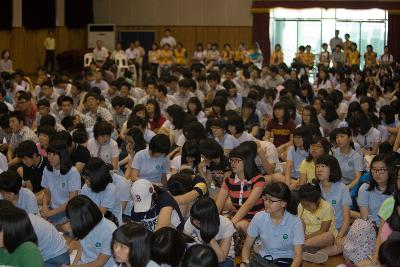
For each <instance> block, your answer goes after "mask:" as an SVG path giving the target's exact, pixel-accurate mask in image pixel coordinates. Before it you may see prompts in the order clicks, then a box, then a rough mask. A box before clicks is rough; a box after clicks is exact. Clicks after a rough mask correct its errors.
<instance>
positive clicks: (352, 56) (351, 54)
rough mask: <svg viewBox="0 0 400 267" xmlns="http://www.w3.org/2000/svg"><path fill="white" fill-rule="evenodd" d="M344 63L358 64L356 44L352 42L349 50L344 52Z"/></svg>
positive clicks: (358, 57)
mask: <svg viewBox="0 0 400 267" xmlns="http://www.w3.org/2000/svg"><path fill="white" fill-rule="evenodd" d="M346 64H347V65H349V66H358V65H360V52H358V50H357V44H356V43H352V44H351V47H350V50H349V51H347V54H346Z"/></svg>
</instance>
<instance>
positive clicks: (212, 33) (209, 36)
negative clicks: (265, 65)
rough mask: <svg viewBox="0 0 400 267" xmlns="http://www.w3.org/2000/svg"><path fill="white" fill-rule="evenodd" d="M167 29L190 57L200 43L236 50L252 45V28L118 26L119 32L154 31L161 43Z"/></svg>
mask: <svg viewBox="0 0 400 267" xmlns="http://www.w3.org/2000/svg"><path fill="white" fill-rule="evenodd" d="M167 27H168V28H170V29H171V31H172V35H173V36H174V37H175V38H176V40H177V41H178V42H182V43H183V45H184V47H185V48H186V49H187V50H188V53H189V55H190V57H191V56H192V54H193V51H194V49H195V48H196V44H197V43H198V42H201V43H203V45H204V46H205V45H206V44H207V43H208V42H211V43H212V42H216V43H218V44H219V45H220V47H222V46H223V44H225V43H230V44H231V45H232V46H233V47H234V48H236V47H237V46H238V45H239V43H241V42H243V43H245V44H246V45H247V46H248V47H249V46H250V45H251V43H252V27H247V26H232V27H229V26H171V27H169V26H168V25H167V26H118V27H117V30H120V31H123V30H137V31H141V30H147V31H154V32H155V33H156V41H157V42H159V41H160V39H161V38H162V37H163V35H164V30H165V29H166V28H167Z"/></svg>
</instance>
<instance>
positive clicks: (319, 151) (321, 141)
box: [299, 137, 331, 185]
mask: <svg viewBox="0 0 400 267" xmlns="http://www.w3.org/2000/svg"><path fill="white" fill-rule="evenodd" d="M330 147H331V145H330V143H329V142H328V140H326V138H323V137H314V138H313V140H312V141H311V145H310V154H309V155H308V157H307V158H306V159H303V161H302V162H301V164H300V179H299V183H300V185H303V184H306V183H312V181H313V180H315V179H316V178H317V177H316V176H315V161H316V160H317V159H318V158H319V157H320V156H322V155H324V154H329V151H330Z"/></svg>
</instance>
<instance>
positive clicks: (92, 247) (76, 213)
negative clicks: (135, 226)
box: [65, 195, 117, 267]
mask: <svg viewBox="0 0 400 267" xmlns="http://www.w3.org/2000/svg"><path fill="white" fill-rule="evenodd" d="M65 213H66V216H67V218H68V219H69V220H70V222H71V229H72V234H73V235H74V237H75V238H77V239H78V240H79V243H80V245H81V249H82V255H81V257H80V258H78V257H77V258H75V262H73V263H72V264H73V265H83V264H88V265H89V264H91V266H105V267H113V266H114V264H115V262H114V259H113V258H112V253H111V239H112V233H113V232H114V231H115V229H117V227H116V225H115V224H114V223H113V222H111V221H110V220H107V219H106V218H104V217H103V214H102V213H101V211H100V209H99V207H98V206H97V205H96V204H95V203H94V202H93V201H92V200H91V199H90V198H88V197H87V196H84V195H79V196H76V197H74V198H72V199H71V200H70V201H69V202H68V204H67V207H66V210H65Z"/></svg>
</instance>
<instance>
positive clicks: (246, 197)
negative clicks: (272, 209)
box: [216, 141, 265, 232]
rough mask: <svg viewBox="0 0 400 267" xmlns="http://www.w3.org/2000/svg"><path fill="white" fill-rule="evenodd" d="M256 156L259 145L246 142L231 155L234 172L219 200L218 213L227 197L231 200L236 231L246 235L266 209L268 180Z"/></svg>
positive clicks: (230, 160)
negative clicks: (258, 215) (254, 221)
mask: <svg viewBox="0 0 400 267" xmlns="http://www.w3.org/2000/svg"><path fill="white" fill-rule="evenodd" d="M256 155H257V144H256V143H255V142H254V141H246V142H243V143H242V144H240V145H239V146H237V147H236V148H234V149H233V150H232V151H231V152H230V154H229V163H230V165H231V169H232V172H231V175H230V177H228V178H226V179H225V180H224V182H223V184H222V186H221V190H220V191H219V194H218V197H217V200H216V204H217V207H218V211H219V212H221V211H222V209H223V208H224V206H225V204H226V201H227V199H228V197H229V198H230V200H231V202H232V205H233V207H232V210H233V212H234V216H233V217H232V219H231V221H232V223H233V224H234V225H235V228H236V229H238V230H239V229H240V230H243V231H244V232H245V231H246V230H247V227H248V225H249V222H250V221H251V219H252V218H253V217H254V215H255V214H256V213H257V212H259V211H261V210H263V209H264V204H263V200H262V199H261V194H262V192H263V190H264V187H265V178H264V176H262V175H261V174H260V172H259V170H258V168H257V166H256V163H255V162H254V158H255V157H256Z"/></svg>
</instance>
